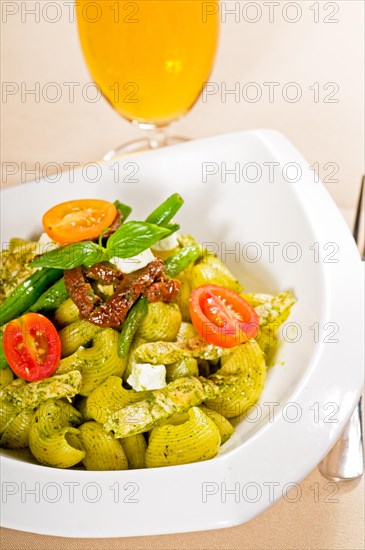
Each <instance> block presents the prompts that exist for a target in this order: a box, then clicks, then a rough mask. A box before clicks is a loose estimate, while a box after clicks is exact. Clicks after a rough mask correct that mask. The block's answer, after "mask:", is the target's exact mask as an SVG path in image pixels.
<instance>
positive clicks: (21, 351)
mask: <svg viewBox="0 0 365 550" xmlns="http://www.w3.org/2000/svg"><path fill="white" fill-rule="evenodd" d="M3 344H4V353H5V357H6V360H7V362H8V363H9V366H10V368H11V369H12V370H13V371H14V372H15V374H16V375H17V376H19V377H20V378H23V379H24V380H27V382H34V381H36V380H43V378H47V377H48V376H51V374H53V373H54V371H55V370H56V368H57V367H58V364H59V361H60V357H61V341H60V337H59V336H58V333H57V330H56V328H55V327H54V325H53V324H52V323H51V321H50V320H49V319H47V317H45V316H44V315H40V314H39V313H27V314H26V315H23V316H22V317H19V319H14V321H10V323H8V324H7V325H6V328H5V331H4V339H3Z"/></svg>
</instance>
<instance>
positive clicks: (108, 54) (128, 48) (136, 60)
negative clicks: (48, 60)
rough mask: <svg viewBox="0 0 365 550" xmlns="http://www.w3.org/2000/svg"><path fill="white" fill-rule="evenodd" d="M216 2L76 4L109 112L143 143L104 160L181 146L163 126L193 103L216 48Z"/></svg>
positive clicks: (90, 65)
mask: <svg viewBox="0 0 365 550" xmlns="http://www.w3.org/2000/svg"><path fill="white" fill-rule="evenodd" d="M218 9H219V8H218V0H211V1H207V0H135V1H130V0H96V1H92V2H91V1H90V0H78V1H77V3H76V13H77V22H78V29H79V35H80V41H81V46H82V50H83V53H84V56H85V59H86V63H87V65H88V68H89V71H90V73H91V75H92V78H93V80H94V81H95V83H96V85H97V86H98V88H99V89H100V90H101V92H102V94H103V95H104V97H105V98H106V99H107V101H108V102H109V103H110V104H111V106H112V107H113V108H114V109H115V110H116V111H117V112H118V113H119V114H120V115H122V117H124V118H126V119H127V120H129V121H130V122H132V123H133V124H134V125H137V126H138V127H139V128H141V129H142V130H145V131H147V135H146V138H144V139H141V140H137V141H134V142H130V143H127V144H125V145H124V146H121V147H119V148H117V149H115V150H113V151H111V152H110V153H108V155H106V156H105V159H106V160H108V159H110V158H112V156H114V155H116V154H123V153H130V152H134V151H142V150H146V149H150V148H156V147H159V146H162V145H168V144H172V143H176V142H178V141H184V140H185V139H184V138H177V137H171V136H168V135H167V134H166V132H165V130H166V128H167V127H168V125H169V124H170V123H171V122H173V121H175V120H177V119H179V118H180V117H182V116H183V115H185V114H186V113H187V112H188V111H189V110H190V109H191V108H192V106H193V105H194V103H195V102H196V101H197V99H198V98H199V96H200V94H201V92H202V90H203V88H204V84H205V83H206V82H207V80H208V77H209V74H210V72H211V69H212V65H213V61H214V56H215V52H216V48H217V43H218V32H219V17H218Z"/></svg>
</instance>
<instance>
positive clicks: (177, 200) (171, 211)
mask: <svg viewBox="0 0 365 550" xmlns="http://www.w3.org/2000/svg"><path fill="white" fill-rule="evenodd" d="M183 204H184V200H183V198H182V197H180V195H179V194H178V193H174V194H173V195H171V197H169V198H168V199H166V200H165V202H163V203H162V204H160V206H158V207H157V208H156V209H155V210H154V211H153V212H152V213H151V214H150V215H149V216H148V218H147V219H146V222H148V223H154V224H156V225H162V226H164V227H165V226H167V225H168V223H169V222H170V221H171V220H172V218H173V217H174V216H175V214H176V212H178V211H179V210H180V208H181V207H182V205H183Z"/></svg>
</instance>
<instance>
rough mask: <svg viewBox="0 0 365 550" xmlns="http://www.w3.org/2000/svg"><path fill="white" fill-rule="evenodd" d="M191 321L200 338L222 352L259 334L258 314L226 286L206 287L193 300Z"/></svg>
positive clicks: (194, 291)
mask: <svg viewBox="0 0 365 550" xmlns="http://www.w3.org/2000/svg"><path fill="white" fill-rule="evenodd" d="M190 316H191V321H192V323H193V325H194V327H195V329H196V330H197V331H198V333H199V334H200V336H201V337H202V338H203V339H204V340H206V341H207V342H209V343H210V344H215V345H216V346H220V347H222V348H232V347H233V346H238V345H239V344H241V343H243V342H246V341H247V340H250V339H251V338H254V337H255V336H256V334H257V332H258V330H259V318H258V315H257V313H256V311H255V310H254V309H253V307H252V306H250V304H249V303H248V302H246V300H244V299H243V298H242V296H239V295H238V294H237V293H236V292H233V291H232V290H229V289H228V288H225V287H223V286H217V285H203V286H199V287H197V288H195V289H194V290H193V291H192V293H191V296H190Z"/></svg>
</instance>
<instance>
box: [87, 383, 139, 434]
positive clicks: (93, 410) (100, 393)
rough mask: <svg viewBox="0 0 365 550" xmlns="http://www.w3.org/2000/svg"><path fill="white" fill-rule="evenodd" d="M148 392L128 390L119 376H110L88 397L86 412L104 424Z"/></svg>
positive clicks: (89, 416)
mask: <svg viewBox="0 0 365 550" xmlns="http://www.w3.org/2000/svg"><path fill="white" fill-rule="evenodd" d="M145 396H146V392H136V391H134V390H127V389H126V388H124V387H123V385H122V380H121V378H120V377H118V376H109V377H108V378H107V379H106V380H105V381H104V382H102V383H101V384H100V385H99V386H98V387H97V388H95V390H94V391H93V392H92V393H91V394H90V395H89V397H88V398H87V399H86V403H85V405H84V414H85V416H86V417H87V418H93V419H94V420H96V421H97V422H100V423H101V424H103V423H104V422H106V421H107V420H108V418H110V416H111V415H112V414H113V413H114V412H115V411H118V410H119V409H120V408H122V407H126V406H127V405H130V404H131V403H135V402H136V401H141V400H142V399H143V398H144V397H145Z"/></svg>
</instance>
